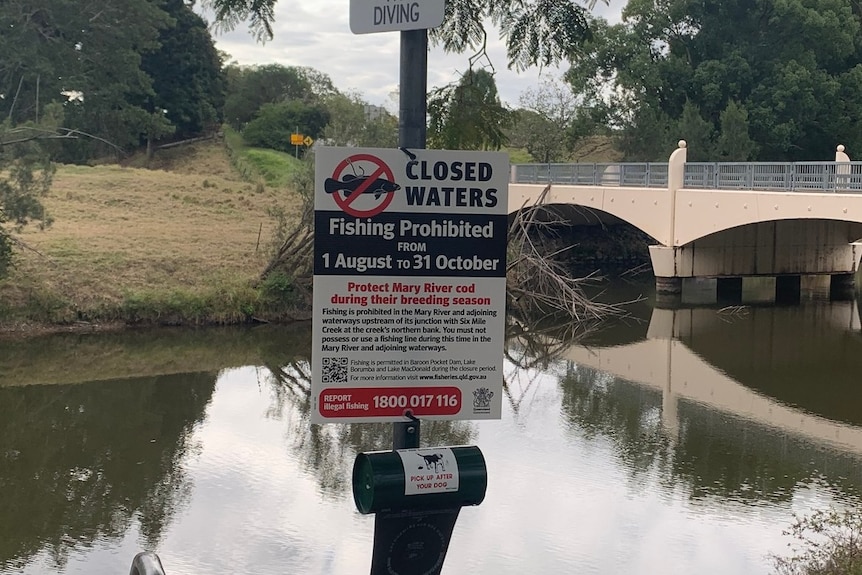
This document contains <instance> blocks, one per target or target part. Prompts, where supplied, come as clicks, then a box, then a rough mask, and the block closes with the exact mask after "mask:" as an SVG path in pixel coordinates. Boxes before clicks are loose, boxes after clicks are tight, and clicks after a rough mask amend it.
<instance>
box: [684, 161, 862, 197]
mask: <svg viewBox="0 0 862 575" xmlns="http://www.w3.org/2000/svg"><path fill="white" fill-rule="evenodd" d="M684 182H685V183H684V187H686V188H710V189H720V190H775V191H782V192H787V191H790V192H793V191H818V192H845V193H846V192H862V162H781V163H774V162H746V163H736V162H689V163H686V165H685V177H684Z"/></svg>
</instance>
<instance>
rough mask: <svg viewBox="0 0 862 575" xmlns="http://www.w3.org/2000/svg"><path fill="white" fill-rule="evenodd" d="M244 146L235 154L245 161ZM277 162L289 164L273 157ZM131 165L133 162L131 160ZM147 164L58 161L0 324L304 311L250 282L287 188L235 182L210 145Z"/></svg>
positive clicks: (225, 157)
mask: <svg viewBox="0 0 862 575" xmlns="http://www.w3.org/2000/svg"><path fill="white" fill-rule="evenodd" d="M254 152H255V150H253V149H242V150H238V151H237V152H235V155H237V156H238V157H237V160H236V161H237V162H240V163H247V164H249V165H252V166H253V165H254V160H253V159H252V158H254ZM278 159H279V160H280V161H281V162H282V164H290V163H291V161H293V162H295V160H293V159H292V158H289V157H286V158H285V157H281V158H278ZM132 163H134V162H132ZM155 166H157V169H143V168H133V167H126V166H122V165H100V166H69V165H64V166H59V167H58V169H57V172H56V174H55V177H54V184H53V187H52V189H51V192H50V194H48V195H47V196H45V197H44V198H42V202H43V204H44V205H45V207H46V209H47V210H48V212H50V213H53V214H56V215H57V217H56V221H55V223H54V225H53V226H52V227H51V228H50V229H48V230H44V231H43V230H39V229H37V228H35V227H28V228H24V229H22V230H21V232H20V233H19V235H18V237H19V238H20V241H21V242H22V245H26V246H27V247H26V249H22V250H19V252H18V254H17V257H16V266H15V267H14V268H13V269H12V270H11V271H10V274H9V275H8V277H7V278H6V279H4V280H3V281H2V282H0V324H2V325H3V326H6V327H9V326H18V327H22V326H26V325H28V324H33V323H35V324H62V325H70V324H76V323H77V324H85V323H112V322H121V323H128V324H141V323H144V324H148V323H156V324H200V323H237V322H244V321H249V320H253V319H255V318H257V319H260V320H267V321H271V320H279V319H288V318H290V319H292V318H295V317H300V318H301V317H304V316H303V312H302V311H301V309H296V307H295V306H294V305H293V304H294V303H295V302H291V299H290V297H289V289H288V288H286V287H285V286H282V285H268V284H263V285H259V284H257V283H256V281H257V279H258V277H259V275H260V272H261V270H262V269H263V268H264V266H265V265H266V262H267V261H268V259H269V254H270V248H271V243H272V241H273V234H274V232H275V225H276V220H275V219H274V218H273V216H272V214H273V213H274V212H276V211H277V212H278V213H281V214H284V217H287V218H289V217H291V211H290V204H291V196H290V193H289V192H288V191H287V190H286V189H285V188H282V187H273V186H271V185H269V183H268V182H267V181H266V178H265V176H263V175H261V176H259V179H257V180H254V179H252V180H249V179H248V178H243V177H241V175H240V174H239V173H238V172H237V170H235V169H234V168H233V166H232V165H231V161H230V156H229V154H228V150H227V148H226V146H225V145H224V144H223V143H222V142H221V141H219V140H213V141H209V142H204V143H198V144H195V145H193V146H191V147H189V148H186V149H184V150H182V151H181V152H174V153H168V151H165V152H162V153H160V154H159V155H158V159H157V162H156V163H155Z"/></svg>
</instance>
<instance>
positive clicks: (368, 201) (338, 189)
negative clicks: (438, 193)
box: [324, 154, 401, 218]
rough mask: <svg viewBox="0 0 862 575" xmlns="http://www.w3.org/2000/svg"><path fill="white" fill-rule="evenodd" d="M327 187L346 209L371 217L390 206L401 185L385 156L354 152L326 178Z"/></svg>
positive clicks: (363, 216)
mask: <svg viewBox="0 0 862 575" xmlns="http://www.w3.org/2000/svg"><path fill="white" fill-rule="evenodd" d="M366 168H368V169H370V171H371V173H370V174H369V173H367V172H368V169H366ZM357 170H358V171H357ZM324 189H325V190H326V193H327V194H332V199H333V200H335V203H336V204H338V207H339V208H341V210H342V211H343V212H344V213H346V214H348V215H351V216H353V217H356V218H370V217H374V216H376V215H378V214H380V213H383V210H385V209H386V208H387V207H389V204H391V203H392V199H393V198H394V197H395V192H396V191H397V190H399V189H401V186H399V185H398V184H396V183H395V175H394V174H393V173H392V169H391V168H390V167H389V166H387V165H386V164H385V163H384V162H383V160H381V159H380V158H378V157H376V156H372V155H370V154H354V155H352V156H348V157H347V158H344V159H343V160H341V162H339V164H338V166H336V167H335V171H334V172H333V173H332V177H331V178H326V181H325V182H324Z"/></svg>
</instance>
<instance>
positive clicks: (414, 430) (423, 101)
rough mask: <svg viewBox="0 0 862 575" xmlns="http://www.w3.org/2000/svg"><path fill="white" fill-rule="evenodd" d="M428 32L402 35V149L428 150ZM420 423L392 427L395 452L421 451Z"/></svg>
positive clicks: (414, 421)
mask: <svg viewBox="0 0 862 575" xmlns="http://www.w3.org/2000/svg"><path fill="white" fill-rule="evenodd" d="M427 97H428V30H407V31H404V32H401V61H400V73H399V101H398V145H399V146H401V147H402V148H406V149H408V150H409V149H410V148H418V149H425V145H426V139H427V133H426V130H427V128H426V123H425V116H426V114H427V108H428V102H427ZM420 431H421V427H420V423H419V420H418V419H415V418H413V419H412V421H407V422H396V423H393V424H392V449H412V448H416V447H419V435H420Z"/></svg>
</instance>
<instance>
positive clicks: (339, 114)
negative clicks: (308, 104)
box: [322, 92, 398, 148]
mask: <svg viewBox="0 0 862 575" xmlns="http://www.w3.org/2000/svg"><path fill="white" fill-rule="evenodd" d="M324 106H325V107H326V110H327V112H328V113H329V123H328V124H327V125H326V128H324V130H323V134H322V138H323V139H324V140H325V141H326V143H327V144H328V145H331V146H361V147H370V148H393V147H395V146H396V145H397V143H398V120H397V119H396V118H395V117H394V116H393V115H392V114H390V113H389V112H387V111H386V110H385V109H383V108H381V107H379V106H372V105H371V104H369V103H368V102H366V101H365V100H363V99H362V97H361V96H360V95H359V94H355V93H351V94H341V93H339V92H335V93H334V94H332V95H330V96H329V97H327V98H326V99H325V100H324Z"/></svg>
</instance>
